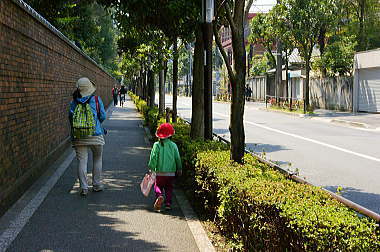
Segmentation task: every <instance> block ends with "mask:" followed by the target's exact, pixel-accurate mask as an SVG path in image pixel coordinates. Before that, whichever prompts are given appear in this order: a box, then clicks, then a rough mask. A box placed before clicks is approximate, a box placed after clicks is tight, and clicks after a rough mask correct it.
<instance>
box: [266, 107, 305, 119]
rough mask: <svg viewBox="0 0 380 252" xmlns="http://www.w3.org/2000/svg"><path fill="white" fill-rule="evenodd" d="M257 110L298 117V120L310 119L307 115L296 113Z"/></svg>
mask: <svg viewBox="0 0 380 252" xmlns="http://www.w3.org/2000/svg"><path fill="white" fill-rule="evenodd" d="M259 110H262V111H266V112H274V113H278V114H285V115H290V116H294V117H300V118H305V117H312V116H310V115H308V114H296V113H292V112H286V111H280V110H272V109H267V108H259Z"/></svg>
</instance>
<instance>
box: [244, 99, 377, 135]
mask: <svg viewBox="0 0 380 252" xmlns="http://www.w3.org/2000/svg"><path fill="white" fill-rule="evenodd" d="M246 104H250V105H251V106H254V107H257V108H258V109H260V110H266V111H269V112H277V113H283V114H288V115H292V116H298V117H304V118H308V119H314V120H320V121H325V122H329V123H335V124H340V125H344V126H349V127H355V128H361V129H367V130H374V131H380V114H379V113H363V112H358V113H351V112H340V111H333V110H327V109H316V110H314V111H313V112H314V114H312V115H304V114H298V113H292V112H286V111H279V110H271V109H266V108H265V103H260V102H246Z"/></svg>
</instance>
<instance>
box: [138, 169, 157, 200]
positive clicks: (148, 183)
mask: <svg viewBox="0 0 380 252" xmlns="http://www.w3.org/2000/svg"><path fill="white" fill-rule="evenodd" d="M155 182H156V173H155V172H151V173H147V174H145V176H144V178H143V180H142V181H141V184H140V188H141V192H142V193H143V194H144V196H145V197H148V195H149V192H150V189H151V188H152V185H153V184H154V183H155Z"/></svg>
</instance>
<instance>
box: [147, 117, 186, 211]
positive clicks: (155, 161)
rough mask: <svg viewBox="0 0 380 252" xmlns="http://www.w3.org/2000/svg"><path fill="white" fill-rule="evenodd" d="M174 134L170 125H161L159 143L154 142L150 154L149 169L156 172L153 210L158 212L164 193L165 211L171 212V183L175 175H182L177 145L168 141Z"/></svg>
mask: <svg viewBox="0 0 380 252" xmlns="http://www.w3.org/2000/svg"><path fill="white" fill-rule="evenodd" d="M174 133H175V131H174V128H173V126H172V125H171V124H170V123H163V124H161V125H160V126H159V127H158V129H157V131H156V136H157V137H158V138H159V141H157V142H155V143H154V145H153V148H152V151H151V153H150V160H149V163H148V166H149V169H150V170H151V171H154V172H156V183H155V184H154V192H155V193H156V201H155V202H154V210H156V211H160V210H161V206H162V203H163V202H164V193H165V209H166V210H171V203H172V193H173V182H174V178H175V175H176V172H177V174H178V176H181V175H182V163H181V158H180V156H179V152H178V147H177V145H176V144H175V143H174V142H172V141H171V140H170V137H171V136H173V135H174Z"/></svg>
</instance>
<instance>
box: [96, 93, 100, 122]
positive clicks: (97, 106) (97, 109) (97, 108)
mask: <svg viewBox="0 0 380 252" xmlns="http://www.w3.org/2000/svg"><path fill="white" fill-rule="evenodd" d="M95 103H96V113H97V115H98V119H99V120H100V107H99V97H98V96H97V95H95Z"/></svg>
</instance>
